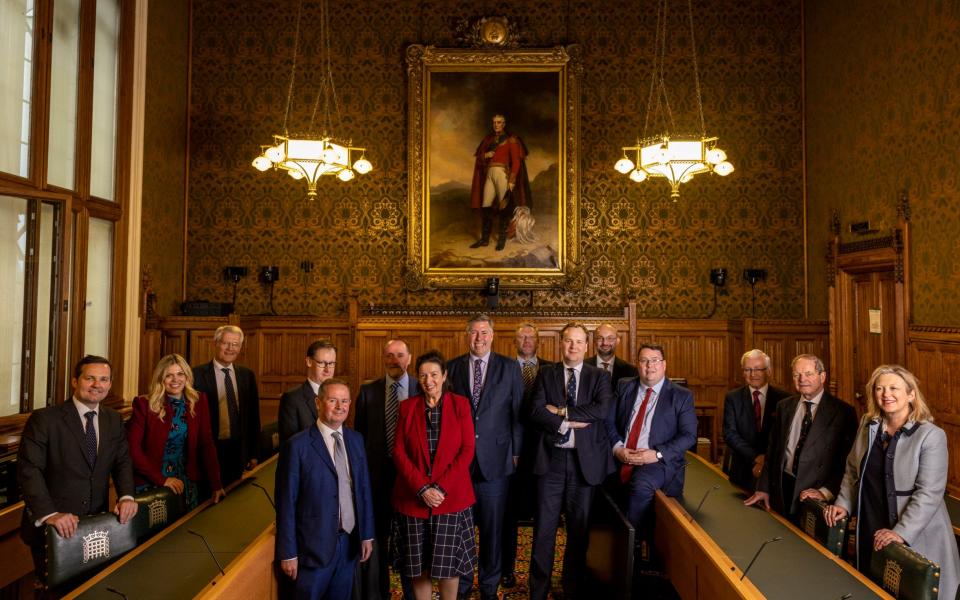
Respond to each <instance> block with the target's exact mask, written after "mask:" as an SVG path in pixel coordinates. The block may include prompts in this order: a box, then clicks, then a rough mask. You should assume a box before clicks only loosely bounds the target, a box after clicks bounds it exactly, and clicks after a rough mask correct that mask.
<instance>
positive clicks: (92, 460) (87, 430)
mask: <svg viewBox="0 0 960 600" xmlns="http://www.w3.org/2000/svg"><path fill="white" fill-rule="evenodd" d="M96 416H97V411H95V410H90V411H87V412H85V413H84V414H83V418H84V419H86V420H87V426H86V427H84V429H83V433H84V440H83V451H84V454H85V455H86V457H87V463H89V464H90V466H91V467H93V465H94V464H96V462H97V430H96V429H95V428H94V426H93V419H94V418H95V417H96Z"/></svg>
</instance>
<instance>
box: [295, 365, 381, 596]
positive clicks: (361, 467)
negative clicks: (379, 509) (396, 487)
mask: <svg viewBox="0 0 960 600" xmlns="http://www.w3.org/2000/svg"><path fill="white" fill-rule="evenodd" d="M317 414H318V415H319V417H318V418H317V423H316V426H315V427H310V428H309V429H305V430H304V431H301V432H300V433H297V434H295V435H294V436H293V437H291V438H290V440H289V442H288V444H287V447H286V449H285V451H284V452H283V453H281V455H280V464H279V466H278V473H277V494H276V495H277V544H276V557H277V559H278V560H279V561H280V568H281V569H282V570H283V572H284V573H285V574H286V575H287V576H288V577H290V578H291V579H293V580H294V581H295V583H296V598H298V599H301V598H302V599H304V600H306V599H315V598H330V599H331V600H337V599H340V600H347V599H348V598H350V593H351V591H352V590H353V576H354V571H355V569H356V566H357V559H358V558H359V560H360V562H363V561H366V560H367V559H368V558H370V554H371V552H373V538H374V525H373V500H372V498H371V496H370V494H371V491H370V475H369V473H368V470H367V457H366V453H365V452H364V450H363V437H362V436H361V435H360V434H359V433H357V432H355V431H353V430H351V429H348V428H346V427H344V426H343V423H344V421H346V420H347V416H348V415H349V414H350V388H349V387H348V386H347V382H346V381H344V380H342V379H328V380H326V381H325V382H323V384H321V386H320V395H319V397H318V398H317Z"/></svg>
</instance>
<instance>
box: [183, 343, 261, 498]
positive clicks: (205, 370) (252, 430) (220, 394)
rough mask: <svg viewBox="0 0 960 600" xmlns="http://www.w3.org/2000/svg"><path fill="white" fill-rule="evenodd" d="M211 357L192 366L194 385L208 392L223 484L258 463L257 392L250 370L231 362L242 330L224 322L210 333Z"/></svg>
mask: <svg viewBox="0 0 960 600" xmlns="http://www.w3.org/2000/svg"><path fill="white" fill-rule="evenodd" d="M213 343H214V346H215V355H214V359H213V360H212V361H210V362H208V363H205V364H202V365H198V366H196V367H194V368H193V380H194V387H195V388H196V390H197V391H198V392H203V393H205V394H206V395H207V401H208V402H209V403H210V426H211V428H212V429H213V439H215V440H216V441H217V460H219V462H220V479H221V480H222V483H223V485H224V486H227V485H229V484H230V483H232V482H234V481H236V480H237V479H240V477H241V475H243V469H244V468H247V469H252V468H253V467H255V466H257V450H258V448H259V440H258V437H259V436H260V394H259V392H258V391H257V378H256V377H255V376H254V374H253V371H251V370H250V369H248V368H246V367H242V366H240V365H236V364H234V361H236V360H237V356H239V354H240V349H241V348H242V347H243V331H242V330H241V329H240V328H239V327H236V326H234V325H223V326H222V327H219V328H217V331H216V332H215V333H214V334H213Z"/></svg>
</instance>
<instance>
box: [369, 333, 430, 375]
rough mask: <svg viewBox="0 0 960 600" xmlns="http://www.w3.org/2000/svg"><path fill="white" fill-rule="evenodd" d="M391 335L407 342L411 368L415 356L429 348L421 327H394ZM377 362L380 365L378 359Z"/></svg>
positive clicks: (414, 361) (415, 360) (425, 334)
mask: <svg viewBox="0 0 960 600" xmlns="http://www.w3.org/2000/svg"><path fill="white" fill-rule="evenodd" d="M391 337H393V338H396V339H401V340H403V341H405V342H407V346H408V347H409V348H410V355H411V356H412V358H411V359H410V368H411V369H413V365H415V364H416V362H417V357H418V356H420V355H421V354H423V353H424V352H426V351H427V350H429V349H430V348H429V347H428V346H427V333H426V331H424V330H423V329H395V330H394V333H393V335H392V336H391ZM384 343H386V340H384ZM377 364H378V365H380V362H379V361H378V363H377Z"/></svg>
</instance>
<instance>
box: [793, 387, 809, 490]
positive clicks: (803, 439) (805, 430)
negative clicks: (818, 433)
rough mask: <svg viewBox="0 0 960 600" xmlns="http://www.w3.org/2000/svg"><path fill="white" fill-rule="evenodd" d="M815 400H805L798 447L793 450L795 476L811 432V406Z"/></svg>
mask: <svg viewBox="0 0 960 600" xmlns="http://www.w3.org/2000/svg"><path fill="white" fill-rule="evenodd" d="M812 407H813V402H810V401H809V400H804V401H803V423H801V425H800V439H798V440H797V447H796V449H795V450H794V451H793V476H794V477H796V476H797V470H798V469H799V468H800V452H802V451H803V444H804V442H806V441H807V434H808V433H810V426H811V425H813V413H811V408H812Z"/></svg>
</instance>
